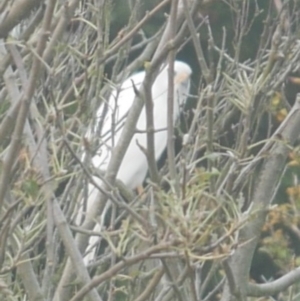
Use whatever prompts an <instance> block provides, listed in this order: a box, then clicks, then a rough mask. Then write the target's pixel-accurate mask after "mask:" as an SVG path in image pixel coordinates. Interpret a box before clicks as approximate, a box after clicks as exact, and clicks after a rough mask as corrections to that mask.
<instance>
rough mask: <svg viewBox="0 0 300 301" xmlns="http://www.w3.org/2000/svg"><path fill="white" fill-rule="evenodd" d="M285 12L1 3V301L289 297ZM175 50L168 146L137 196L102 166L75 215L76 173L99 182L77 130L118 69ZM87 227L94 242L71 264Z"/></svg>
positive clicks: (293, 162)
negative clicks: (174, 118) (179, 101)
mask: <svg viewBox="0 0 300 301" xmlns="http://www.w3.org/2000/svg"><path fill="white" fill-rule="evenodd" d="M177 2H178V7H177ZM176 7H177V8H176ZM298 8H299V7H298V4H297V3H296V2H292V1H288V0H287V1H284V0H264V1H252V0H247V1H236V0H229V1H222V2H221V1H216V0H206V1H200V0H189V1H188V0H178V1H168V0H164V1H142V0H135V1H134V0H128V1H120V0H116V1H113V0H109V1H93V0H85V1H79V0H73V1H70V2H68V3H64V2H63V1H55V0H48V1H45V5H43V4H42V3H41V2H40V1H36V0H24V1H23V0H22V1H21V0H20V1H18V0H15V1H13V0H5V1H3V3H1V4H0V14H1V17H0V38H1V39H2V40H1V44H0V57H1V60H0V73H1V79H0V99H1V103H0V121H1V122H0V142H1V164H0V172H1V174H0V221H1V228H0V245H1V248H0V272H1V273H0V298H1V300H2V299H3V300H56V301H58V300H60V301H64V300H72V301H75V300H85V299H87V300H88V299H89V300H93V301H94V300H122V301H123V300H139V301H140V300H170V299H178V300H222V301H227V300H246V299H247V300H257V299H253V298H258V297H263V298H269V299H268V300H272V298H273V297H274V296H278V298H281V300H297V298H298V297H299V292H300V290H299V285H298V284H297V281H299V278H300V272H299V268H297V266H298V263H299V253H300V248H299V240H300V234H299V233H300V232H299V225H300V223H299V214H298V212H299V206H300V190H299V146H298V144H299V143H298V142H299V141H298V136H299V135H298V133H299V130H298V129H299V127H300V116H299V115H300V105H299V101H300V100H299V98H298V100H297V98H296V94H297V92H300V90H299V78H298V76H299V58H300V42H299V39H298V38H299V37H298V35H299V34H298V32H299V24H298ZM170 24H171V25H172V24H173V25H174V24H175V26H173V28H172V26H170ZM174 27H176V28H174ZM175 54H176V55H177V57H178V58H179V59H182V60H183V61H186V62H187V63H189V64H190V65H191V67H192V69H193V77H192V81H193V82H192V89H191V95H190V99H189V105H188V106H187V108H186V110H185V112H184V113H183V114H182V118H181V124H180V126H179V125H178V128H177V129H176V133H177V136H178V138H177V143H176V157H175V158H174V159H173V158H170V157H169V158H167V159H166V160H164V158H162V160H161V162H160V165H161V166H160V169H159V177H158V178H156V177H154V176H153V175H152V174H151V176H148V177H147V180H146V181H145V184H144V187H143V190H142V191H140V193H136V192H132V191H128V189H127V188H126V187H124V185H123V186H122V183H118V181H117V182H115V179H114V176H115V174H116V169H115V170H109V171H108V172H107V173H106V174H105V175H104V178H105V180H106V182H107V186H106V187H100V188H101V189H104V188H105V189H104V191H102V193H101V192H99V195H100V197H99V202H98V203H97V204H96V207H94V208H93V209H94V211H93V212H90V213H89V214H88V215H87V216H86V217H84V218H83V220H84V221H83V223H82V224H81V226H78V225H77V226H76V222H75V220H76V215H77V212H78V206H79V204H80V202H81V201H82V200H83V199H85V198H86V196H85V195H86V193H87V189H88V183H89V182H91V181H92V179H93V176H94V177H95V176H97V177H100V178H102V179H103V175H102V174H100V172H99V171H97V170H96V171H95V170H93V167H92V165H91V163H90V162H89V161H90V160H88V159H87V160H83V159H82V153H83V152H84V151H85V152H87V153H89V154H90V155H92V154H93V151H94V148H95V147H94V146H95V145H96V146H99V141H98V140H99V139H97V137H93V138H91V139H88V138H87V137H86V136H85V135H86V132H87V130H88V129H89V128H90V127H91V126H93V125H94V123H95V115H96V111H97V108H98V107H99V105H101V104H102V103H103V102H104V101H105V99H107V97H108V96H109V95H110V92H111V91H112V89H114V88H116V87H118V86H119V84H120V83H121V82H122V81H123V80H124V79H125V78H127V77H128V75H129V74H132V73H134V72H136V71H137V70H139V69H144V68H145V69H146V70H147V74H148V75H149V77H148V79H149V78H151V77H155V75H156V74H157V73H158V71H159V68H160V67H161V66H162V64H163V63H166V62H172V61H173V60H174V55H175ZM150 85H151V82H150V81H149V82H147V81H146V82H145V85H144V87H143V88H142V90H141V91H139V92H137V97H139V96H140V95H143V93H145V90H146V89H147V87H149V86H150ZM143 89H144V90H143ZM154 117H155V116H154ZM128 124H129V123H128ZM125 127H126V126H125ZM126 129H127V130H128V132H129V133H130V132H131V133H132V132H133V131H134V130H135V128H134V127H132V128H130V126H128V127H127V128H126ZM124 132H125V130H124ZM124 135H125V134H124ZM168 147H169V148H173V147H174V146H173V145H172V144H171V145H168ZM116 158H117V156H116ZM112 161H113V159H112ZM115 161H116V162H117V159H115ZM149 163H150V164H149V166H150V167H151V162H150V159H149ZM152 163H153V162H152ZM155 164H156V163H155V162H154V163H153V165H155ZM117 165H118V164H117V163H116V164H115V166H117ZM112 166H113V164H112ZM172 170H175V171H176V173H175V174H174V173H173V172H172ZM99 220H101V222H100V223H103V226H102V228H101V230H100V231H97V232H96V233H95V232H94V231H93V230H92V229H93V227H94V224H95V223H96V222H97V223H99ZM91 235H96V236H98V237H100V243H99V246H98V249H99V250H98V253H97V258H96V259H95V261H94V262H92V263H90V264H89V265H88V266H85V265H84V262H83V257H84V253H85V252H86V247H87V243H88V237H89V236H91ZM252 259H253V260H252ZM250 278H251V279H250ZM249 279H250V280H249ZM276 281H277V282H276ZM271 296H273V297H271ZM259 300H260V299H259ZM266 300H267V299H266Z"/></svg>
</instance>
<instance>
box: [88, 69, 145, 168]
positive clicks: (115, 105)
mask: <svg viewBox="0 0 300 301" xmlns="http://www.w3.org/2000/svg"><path fill="white" fill-rule="evenodd" d="M144 78H145V72H139V73H137V74H134V75H132V76H131V77H129V78H128V79H127V80H126V81H125V82H124V83H123V84H122V85H121V87H120V89H119V90H118V89H115V90H113V91H112V93H111V96H110V97H109V100H108V102H107V103H104V104H103V105H102V106H101V107H100V108H99V109H98V111H97V121H96V125H95V127H94V130H93V133H92V135H91V136H94V135H96V136H97V138H99V141H98V147H97V152H96V154H95V156H94V157H93V159H92V162H93V165H94V166H95V167H96V168H99V169H103V170H105V169H106V168H107V165H108V163H109V160H110V157H111V151H112V148H113V147H114V146H115V145H116V144H117V142H118V140H119V139H120V136H121V134H122V130H123V127H124V124H125V121H126V117H127V115H128V113H129V110H130V108H131V107H132V104H133V102H134V99H135V92H134V91H135V90H136V89H137V90H139V88H140V86H141V84H142V82H143V80H144Z"/></svg>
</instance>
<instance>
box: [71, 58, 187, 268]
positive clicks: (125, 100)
mask: <svg viewBox="0 0 300 301" xmlns="http://www.w3.org/2000/svg"><path fill="white" fill-rule="evenodd" d="M145 74H146V73H145V71H143V72H139V73H136V74H134V75H132V76H130V77H129V78H128V79H127V80H125V81H124V83H123V84H122V85H121V87H120V89H119V90H117V89H115V90H114V91H112V93H111V96H110V98H109V100H108V103H107V104H104V105H102V106H101V107H100V108H99V109H98V111H97V115H96V117H97V120H96V125H95V128H94V131H92V130H89V131H88V133H87V135H86V137H87V139H90V138H91V137H92V136H93V135H97V138H98V137H100V139H99V142H100V143H99V148H98V149H97V152H96V154H95V155H94V157H93V158H92V164H93V166H94V167H95V168H97V169H99V170H103V171H105V170H106V168H107V166H108V164H109V160H110V158H111V152H112V149H113V147H114V146H115V145H116V144H117V143H118V141H119V139H120V137H121V135H122V129H123V126H124V123H125V120H126V117H127V114H128V112H129V110H130V108H131V106H132V104H133V102H134V98H135V96H136V95H135V92H134V90H135V89H137V90H139V89H140V87H141V84H142V83H143V80H144V78H145ZM191 74H192V70H191V68H190V66H189V65H187V64H186V63H183V62H180V61H175V62H174V105H173V107H174V111H173V122H174V123H175V122H176V120H177V119H178V117H179V114H180V109H181V108H182V106H183V105H184V104H185V102H186V99H187V97H188V93H189V89H190V76H191ZM151 91H152V100H153V123H154V130H155V132H154V147H155V159H156V160H158V159H159V158H160V156H161V155H162V153H163V151H164V149H165V148H166V146H167V114H168V104H167V102H168V65H167V66H165V67H164V68H163V69H162V70H161V71H160V73H159V74H158V76H157V78H156V79H155V81H154V83H153V85H152V88H151ZM99 125H101V129H98V127H99ZM136 129H137V130H138V131H137V133H135V134H134V135H133V137H132V139H131V142H130V144H129V146H128V149H127V151H126V153H125V156H124V158H123V160H122V163H121V165H120V168H119V171H118V173H117V179H118V180H121V181H122V182H123V183H124V184H125V185H126V186H127V187H128V188H129V189H135V188H137V187H138V186H141V185H142V183H143V181H144V180H145V177H146V174H147V171H148V163H147V158H146V156H145V153H144V152H143V150H142V149H147V133H146V108H145V106H144V108H143V109H142V111H141V114H140V116H139V118H138V121H137V124H136ZM94 180H95V181H96V182H97V184H99V185H101V181H100V179H99V178H96V177H94ZM97 196H98V189H97V188H96V187H94V186H93V185H92V184H89V188H88V199H87V211H88V210H89V208H90V207H91V206H92V204H93V203H94V202H95V201H96V199H97ZM81 206H82V205H81ZM81 208H82V207H81ZM79 211H80V213H79V214H78V216H79V217H81V215H82V209H80V210H79ZM79 220H80V219H79ZM77 221H78V219H77ZM100 229H101V226H100V225H99V224H97V225H96V226H95V228H94V231H100ZM97 241H98V238H96V237H91V238H90V240H89V247H88V249H89V251H88V252H87V255H86V256H85V258H84V261H85V263H86V264H87V263H89V262H90V261H91V260H93V259H94V256H95V249H96V248H95V244H96V242H97Z"/></svg>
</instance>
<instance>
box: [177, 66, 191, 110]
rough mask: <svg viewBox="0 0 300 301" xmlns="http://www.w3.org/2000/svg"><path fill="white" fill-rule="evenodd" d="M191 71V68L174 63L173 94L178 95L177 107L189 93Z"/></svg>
mask: <svg viewBox="0 0 300 301" xmlns="http://www.w3.org/2000/svg"><path fill="white" fill-rule="evenodd" d="M191 75H192V69H191V67H190V66H189V65H188V64H186V63H184V62H180V61H175V62H174V84H175V91H174V92H175V93H178V96H179V97H178V100H179V105H183V104H184V103H185V101H186V99H187V97H188V94H189V91H190V82H191Z"/></svg>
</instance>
